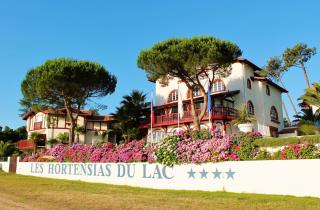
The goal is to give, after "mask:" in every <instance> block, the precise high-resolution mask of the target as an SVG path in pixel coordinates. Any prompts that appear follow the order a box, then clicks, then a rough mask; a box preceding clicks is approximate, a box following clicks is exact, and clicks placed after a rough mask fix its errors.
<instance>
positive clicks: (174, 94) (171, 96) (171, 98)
mask: <svg viewBox="0 0 320 210" xmlns="http://www.w3.org/2000/svg"><path fill="white" fill-rule="evenodd" d="M177 100H178V90H173V91H171V93H170V94H169V97H168V102H172V101H177Z"/></svg>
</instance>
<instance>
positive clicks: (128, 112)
mask: <svg viewBox="0 0 320 210" xmlns="http://www.w3.org/2000/svg"><path fill="white" fill-rule="evenodd" d="M146 105H147V103H146V94H144V93H143V92H141V91H138V90H133V91H132V92H131V93H130V95H125V96H123V100H122V101H121V104H120V107H117V110H116V112H115V113H113V114H112V115H113V116H114V118H115V120H116V123H115V124H114V125H113V126H114V128H115V129H116V130H118V131H119V132H120V133H122V137H123V138H124V139H125V141H129V140H133V139H141V138H142V133H141V131H140V129H139V128H138V127H139V125H140V123H141V121H142V120H143V119H145V118H146V115H145V113H144V112H143V110H142V108H144V107H146Z"/></svg>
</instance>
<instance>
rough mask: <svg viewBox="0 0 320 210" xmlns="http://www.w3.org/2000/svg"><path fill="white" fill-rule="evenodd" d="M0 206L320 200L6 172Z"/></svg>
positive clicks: (207, 205)
mask: <svg viewBox="0 0 320 210" xmlns="http://www.w3.org/2000/svg"><path fill="white" fill-rule="evenodd" d="M0 186H1V187H0V209H8V210H11V209H19V210H20V209H99V210H100V209H237V210H238V209H259V210H261V209H290V210H292V209H303V210H307V209H320V199H316V198H298V197H292V196H274V195H255V194H236V193H225V192H214V193H212V192H200V191H172V190H171V191H170V190H151V189H143V188H136V187H127V186H116V185H105V184H92V183H85V182H80V181H64V180H56V179H44V178H37V177H31V176H21V175H15V174H6V173H4V172H1V171H0Z"/></svg>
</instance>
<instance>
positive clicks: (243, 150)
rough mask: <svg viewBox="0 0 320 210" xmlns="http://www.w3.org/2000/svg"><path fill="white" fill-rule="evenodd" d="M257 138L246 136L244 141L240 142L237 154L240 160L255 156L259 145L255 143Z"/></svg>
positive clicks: (250, 158)
mask: <svg viewBox="0 0 320 210" xmlns="http://www.w3.org/2000/svg"><path fill="white" fill-rule="evenodd" d="M254 141H255V138H252V137H251V138H250V137H249V138H247V137H245V138H244V140H243V141H242V142H240V144H239V147H238V149H237V150H236V154H237V156H238V157H239V158H240V160H252V159H253V158H254V156H255V152H256V151H257V150H258V147H257V146H256V145H255V144H254Z"/></svg>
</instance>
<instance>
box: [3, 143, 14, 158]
mask: <svg viewBox="0 0 320 210" xmlns="http://www.w3.org/2000/svg"><path fill="white" fill-rule="evenodd" d="M15 151H16V146H15V145H14V144H13V143H11V142H4V141H0V157H9V156H11V155H12V154H13V153H14V152H15Z"/></svg>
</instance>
